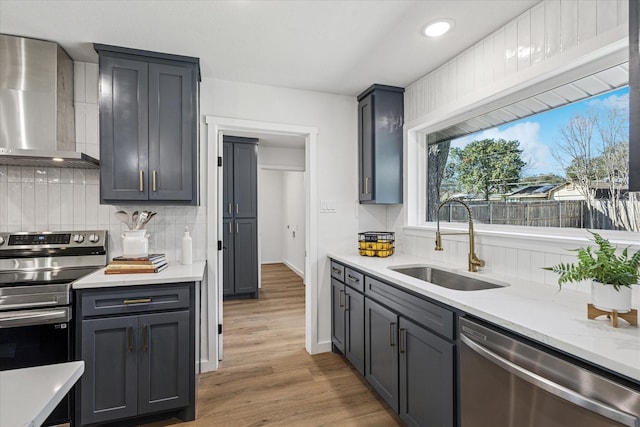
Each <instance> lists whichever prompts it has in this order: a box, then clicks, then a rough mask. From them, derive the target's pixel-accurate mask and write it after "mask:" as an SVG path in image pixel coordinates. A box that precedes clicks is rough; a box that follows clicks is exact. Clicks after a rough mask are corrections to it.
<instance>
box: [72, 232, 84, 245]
mask: <svg viewBox="0 0 640 427" xmlns="http://www.w3.org/2000/svg"><path fill="white" fill-rule="evenodd" d="M73 241H74V242H76V243H82V242H84V236H83V235H82V234H76V235H74V236H73Z"/></svg>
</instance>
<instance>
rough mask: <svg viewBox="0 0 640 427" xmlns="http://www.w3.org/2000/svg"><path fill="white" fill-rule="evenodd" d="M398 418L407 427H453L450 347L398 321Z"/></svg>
mask: <svg viewBox="0 0 640 427" xmlns="http://www.w3.org/2000/svg"><path fill="white" fill-rule="evenodd" d="M399 327H400V329H399V330H398V333H399V335H398V337H399V340H398V344H399V346H400V347H399V354H400V360H399V364H400V381H399V386H400V396H399V397H400V408H399V409H400V410H399V412H400V417H401V418H402V419H403V420H404V421H405V422H406V423H407V425H409V426H430V427H440V426H453V425H455V424H454V403H453V402H454V401H455V396H454V394H453V393H454V387H453V384H454V374H453V372H454V371H453V369H454V366H453V358H454V345H453V344H452V343H450V342H448V341H447V340H444V339H442V338H440V337H438V336H437V335H435V334H433V333H431V332H429V331H428V330H427V329H425V328H423V327H421V326H419V325H417V324H415V323H413V322H411V321H409V320H407V319H405V318H403V317H400V322H399Z"/></svg>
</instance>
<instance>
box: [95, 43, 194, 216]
mask: <svg viewBox="0 0 640 427" xmlns="http://www.w3.org/2000/svg"><path fill="white" fill-rule="evenodd" d="M94 47H95V49H96V51H97V52H98V55H99V59H100V66H99V70H100V159H101V168H100V183H101V185H100V190H101V202H102V203H133V202H150V203H163V204H190V205H196V204H198V96H199V92H198V91H199V88H198V82H199V65H198V63H199V61H198V59H197V58H190V57H183V56H177V55H166V54H160V53H155V52H146V51H139V50H135V49H126V48H119V47H115V46H105V45H98V44H96V45H94Z"/></svg>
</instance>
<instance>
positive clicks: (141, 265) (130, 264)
mask: <svg viewBox="0 0 640 427" xmlns="http://www.w3.org/2000/svg"><path fill="white" fill-rule="evenodd" d="M167 267H168V265H167V257H166V256H165V255H164V254H149V255H147V256H145V257H138V258H126V257H122V256H119V257H115V258H114V259H113V260H112V261H111V262H110V263H109V265H107V268H106V269H105V270H104V274H134V273H159V272H161V271H162V270H164V269H166V268H167Z"/></svg>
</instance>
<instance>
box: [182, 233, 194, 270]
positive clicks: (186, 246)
mask: <svg viewBox="0 0 640 427" xmlns="http://www.w3.org/2000/svg"><path fill="white" fill-rule="evenodd" d="M192 243H193V240H192V239H191V236H190V235H189V227H185V228H184V236H182V263H183V264H192V263H193V245H192Z"/></svg>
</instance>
